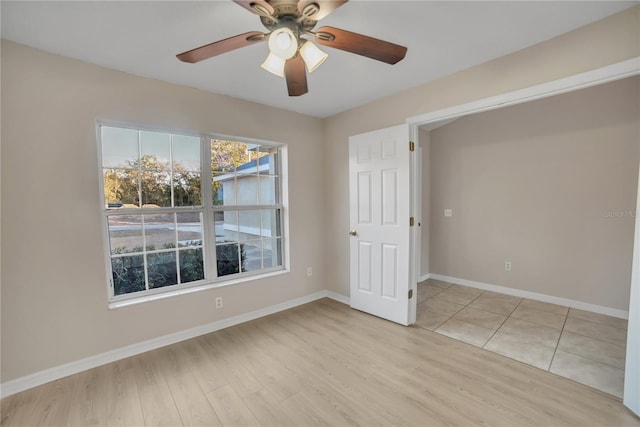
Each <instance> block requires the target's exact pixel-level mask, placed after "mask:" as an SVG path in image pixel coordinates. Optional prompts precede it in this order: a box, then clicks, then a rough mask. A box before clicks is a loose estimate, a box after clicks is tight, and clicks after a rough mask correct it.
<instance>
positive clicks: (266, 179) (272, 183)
mask: <svg viewBox="0 0 640 427" xmlns="http://www.w3.org/2000/svg"><path fill="white" fill-rule="evenodd" d="M277 180H278V178H277V177H273V176H261V177H260V204H261V205H275V204H276V203H278V202H279V197H278V194H277V191H278V186H277Z"/></svg>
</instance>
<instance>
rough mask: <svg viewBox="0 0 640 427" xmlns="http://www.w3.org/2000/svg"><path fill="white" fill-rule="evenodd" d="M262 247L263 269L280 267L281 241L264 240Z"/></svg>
mask: <svg viewBox="0 0 640 427" xmlns="http://www.w3.org/2000/svg"><path fill="white" fill-rule="evenodd" d="M262 245H263V246H262V258H263V262H264V268H269V267H277V266H280V265H282V248H281V245H282V239H264V240H263V241H262Z"/></svg>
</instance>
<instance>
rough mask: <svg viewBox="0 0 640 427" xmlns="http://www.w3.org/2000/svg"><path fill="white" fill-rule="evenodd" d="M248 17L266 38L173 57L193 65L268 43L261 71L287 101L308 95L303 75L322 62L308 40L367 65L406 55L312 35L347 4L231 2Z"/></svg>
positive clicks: (379, 44) (378, 45)
mask: <svg viewBox="0 0 640 427" xmlns="http://www.w3.org/2000/svg"><path fill="white" fill-rule="evenodd" d="M233 1H234V2H235V3H237V4H239V5H240V6H242V7H244V8H245V9H247V10H248V11H250V12H252V13H255V14H256V15H259V16H260V20H261V21H262V24H263V25H264V26H265V27H266V28H267V29H268V30H269V32H268V33H262V32H260V31H250V32H248V33H243V34H239V35H237V36H233V37H229V38H227V39H224V40H219V41H217V42H213V43H210V44H206V45H204V46H200V47H198V48H195V49H192V50H189V51H186V52H183V53H180V54H178V55H176V56H177V57H178V59H179V60H181V61H183V62H189V63H196V62H200V61H203V60H205V59H209V58H212V57H214V56H217V55H221V54H223V53H226V52H230V51H232V50H235V49H239V48H241V47H245V46H249V45H252V44H255V43H259V42H263V41H267V42H268V45H269V55H268V56H267V59H266V60H265V61H264V63H263V64H262V68H264V69H265V70H267V71H269V72H271V73H273V74H276V75H278V76H280V77H284V78H285V79H286V82H287V89H288V91H289V96H300V95H304V94H305V93H307V91H308V89H307V74H306V71H305V68H306V70H307V71H308V72H309V73H311V72H312V71H314V70H315V69H316V68H317V67H318V66H319V65H320V64H322V63H323V62H324V60H325V59H326V58H327V54H326V53H325V52H323V51H321V50H320V49H319V48H318V47H317V46H316V45H314V44H313V43H312V42H311V40H308V39H306V38H303V36H307V37H312V38H313V39H315V41H316V43H318V44H319V45H322V46H328V47H332V48H335V49H340V50H344V51H347V52H351V53H355V54H358V55H362V56H366V57H368V58H371V59H376V60H378V61H382V62H386V63H387V64H395V63H397V62H399V61H401V60H402V59H403V58H404V56H405V54H406V53H407V48H406V47H404V46H400V45H397V44H394V43H390V42H386V41H383V40H379V39H375V38H373V37H369V36H364V35H362V34H358V33H352V32H350V31H346V30H341V29H339V28H334V27H321V28H318V29H317V30H316V31H312V30H313V28H314V27H315V26H316V23H317V21H319V20H320V19H322V18H324V17H326V16H327V15H329V14H330V13H331V12H333V11H334V10H335V9H337V8H338V7H340V6H342V5H343V4H345V3H346V2H347V1H348V0H330V1H329V0H299V1H298V0H233Z"/></svg>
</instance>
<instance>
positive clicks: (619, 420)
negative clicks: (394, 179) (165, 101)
mask: <svg viewBox="0 0 640 427" xmlns="http://www.w3.org/2000/svg"><path fill="white" fill-rule="evenodd" d="M1 411H2V412H1V424H2V426H19V425H24V426H37V425H47V426H57V425H73V426H92V425H96V426H107V425H120V426H142V425H147V426H162V425H166V426H182V425H184V426H188V425H190V426H198V425H200V426H218V425H225V426H248V425H269V426H285V425H295V426H307V425H336V426H338V425H340V426H341V425H361V426H379V425H417V426H431V425H433V426H440V425H462V426H470V425H504V426H528V425H554V426H556V425H580V426H623V425H629V426H640V421H639V420H638V419H637V418H636V417H634V416H633V415H632V414H631V412H629V411H628V410H627V409H626V408H624V407H623V406H622V404H621V402H620V401H619V400H617V399H615V398H613V397H611V396H609V395H607V394H605V393H601V392H598V391H596V390H594V389H591V388H589V387H586V386H584V385H581V384H578V383H574V382H572V381H570V380H567V379H564V378H561V377H558V376H556V375H554V374H552V373H549V372H544V371H542V370H539V369H537V368H534V367H531V366H528V365H525V364H522V363H520V362H517V361H514V360H511V359H508V358H506V357H503V356H500V355H497V354H493V353H490V352H488V351H485V350H482V349H480V348H476V347H474V346H471V345H468V344H464V343H461V342H458V341H455V340H453V339H450V338H447V337H444V336H442V335H439V334H436V333H434V332H431V331H428V330H425V329H422V328H419V327H408V328H406V327H402V326H398V325H395V324H393V323H390V322H387V321H384V320H381V319H378V318H375V317H373V316H369V315H366V314H364V313H360V312H358V311H355V310H351V309H350V308H349V307H347V306H345V305H343V304H341V303H338V302H335V301H332V300H328V299H324V300H320V301H316V302H314V303H311V304H307V305H304V306H300V307H297V308H294V309H291V310H287V311H285V312H282V313H278V314H275V315H272V316H269V317H265V318H262V319H258V320H255V321H252V322H248V323H245V324H242V325H238V326H235V327H232V328H228V329H225V330H222V331H218V332H215V333H212V334H208V335H205V336H202V337H199V338H195V339H192V340H189V341H185V342H182V343H179V344H175V345H172V346H169V347H165V348H162V349H159V350H155V351H152V352H148V353H145V354H142V355H139V356H135V357H132V358H129V359H125V360H122V361H118V362H115V363H111V364H109V365H105V366H102V367H99V368H96V369H92V370H89V371H86V372H83V373H80V374H77V375H73V376H70V377H67V378H64V379H61V380H58V381H54V382H51V383H49V384H45V385H43V386H40V387H37V388H34V389H31V390H28V391H25V392H22V393H19V394H16V395H13V396H9V397H7V398H5V399H3V400H2V402H1Z"/></svg>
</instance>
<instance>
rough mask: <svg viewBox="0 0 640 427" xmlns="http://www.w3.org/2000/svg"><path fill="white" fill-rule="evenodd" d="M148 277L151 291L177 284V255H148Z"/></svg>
mask: <svg viewBox="0 0 640 427" xmlns="http://www.w3.org/2000/svg"><path fill="white" fill-rule="evenodd" d="M147 275H148V276H149V288H150V289H151V288H161V287H163V286H170V285H175V284H177V283H178V274H177V268H176V253H175V252H159V253H151V254H148V255H147Z"/></svg>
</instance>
